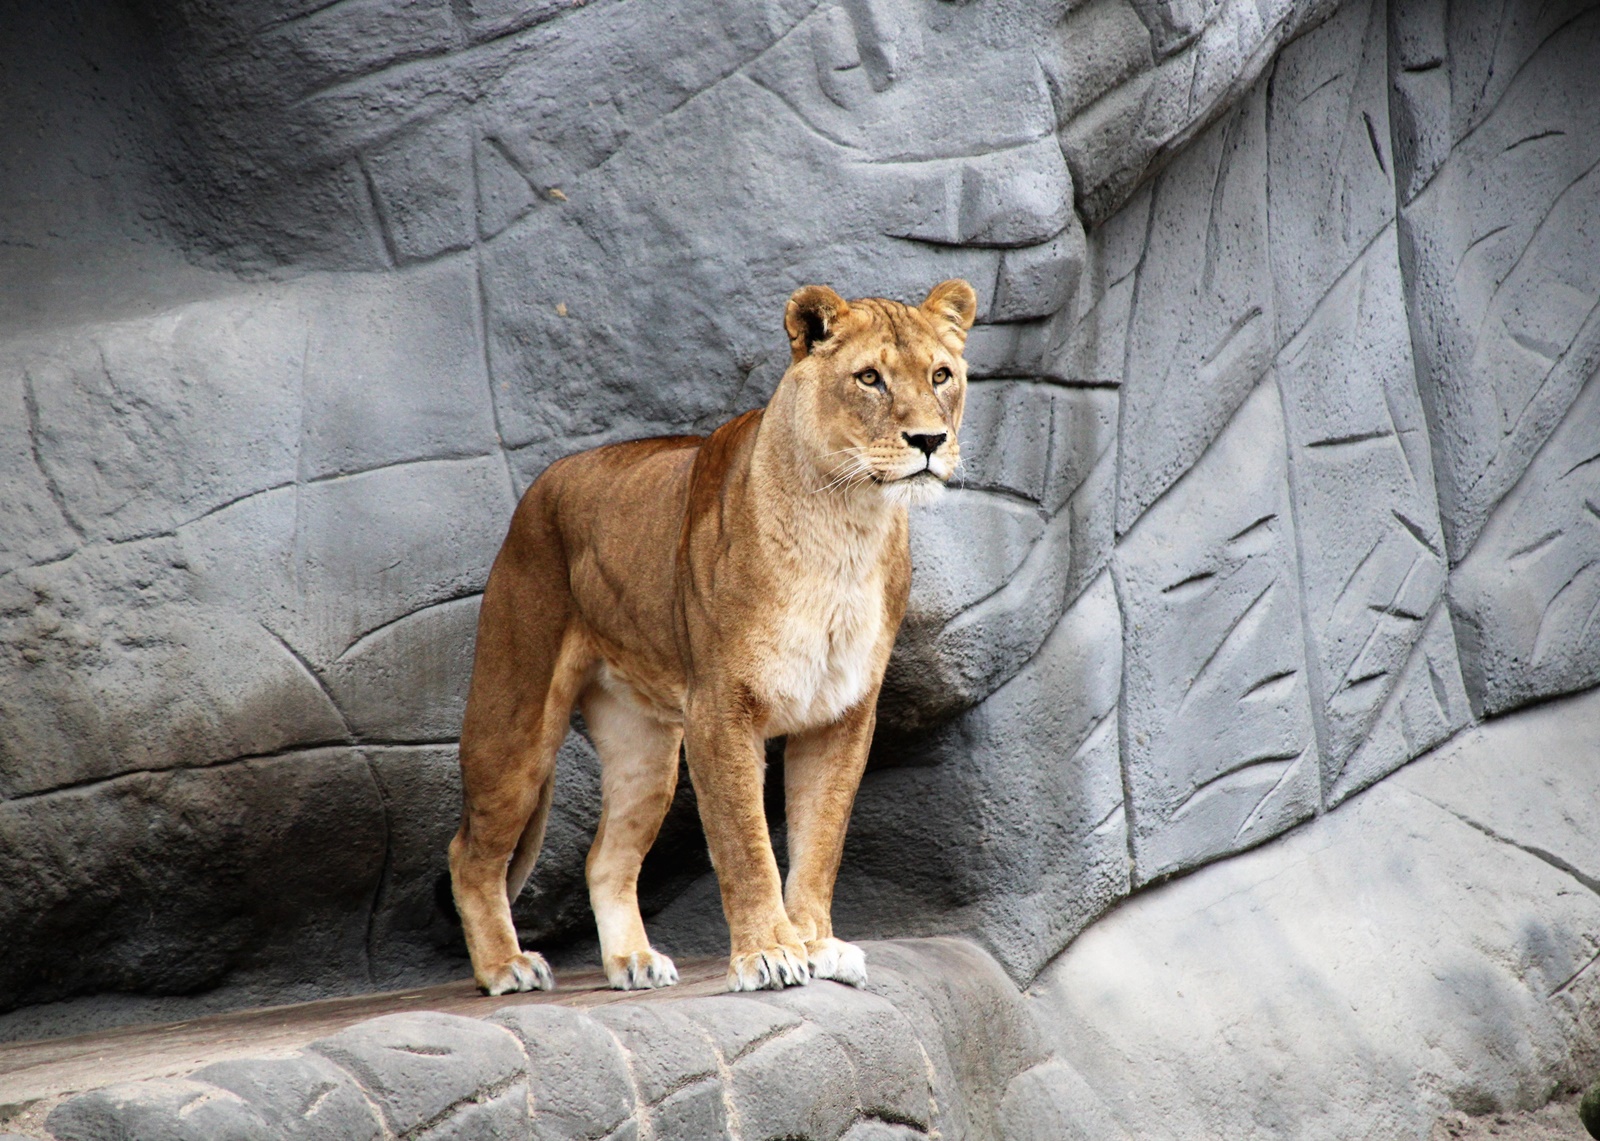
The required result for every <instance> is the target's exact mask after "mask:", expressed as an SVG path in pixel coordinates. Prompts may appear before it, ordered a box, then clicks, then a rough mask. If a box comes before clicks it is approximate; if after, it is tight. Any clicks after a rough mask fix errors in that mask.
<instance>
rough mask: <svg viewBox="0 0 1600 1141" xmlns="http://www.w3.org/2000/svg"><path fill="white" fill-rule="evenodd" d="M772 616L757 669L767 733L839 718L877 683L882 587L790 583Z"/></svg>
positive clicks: (854, 583)
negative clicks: (791, 587)
mask: <svg viewBox="0 0 1600 1141" xmlns="http://www.w3.org/2000/svg"><path fill="white" fill-rule="evenodd" d="M774 617H775V619H776V620H775V621H774V623H773V625H772V627H771V628H770V629H769V630H768V631H767V634H768V640H767V645H766V646H765V647H763V649H764V650H765V651H766V655H767V660H766V662H765V663H764V668H763V669H762V671H761V688H762V690H763V691H764V692H763V693H762V696H763V697H764V698H765V699H766V702H767V708H768V711H769V721H768V725H767V732H768V733H769V734H770V735H772V736H777V735H779V734H783V733H795V732H800V731H802V730H805V729H814V728H817V727H818V726H821V725H828V724H831V723H833V722H835V721H837V720H838V719H839V717H840V716H841V715H842V714H843V713H844V712H845V710H847V709H849V708H850V707H851V706H853V705H855V704H856V703H857V702H858V701H860V700H861V699H862V697H864V696H865V695H866V693H867V691H868V690H869V689H870V688H871V686H872V683H873V681H874V666H875V665H876V651H877V647H878V640H879V637H880V636H881V635H882V633H883V621H884V616H883V587H882V584H881V583H879V582H877V581H875V580H874V581H867V582H862V581H859V580H858V581H848V580H847V581H843V582H841V581H839V580H837V579H834V580H831V581H830V580H829V579H826V578H821V577H818V578H809V579H807V580H805V581H802V582H800V583H797V584H796V585H795V588H794V590H793V592H792V593H791V594H790V595H789V597H788V598H787V599H785V605H784V607H783V610H782V611H781V612H780V613H779V614H777V615H775V616H774Z"/></svg>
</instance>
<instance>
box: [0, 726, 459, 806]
mask: <svg viewBox="0 0 1600 1141" xmlns="http://www.w3.org/2000/svg"><path fill="white" fill-rule="evenodd" d="M452 743H454V742H452ZM351 745H352V742H350V741H347V740H337V741H307V742H304V743H301V744H296V745H289V746H286V747H284V748H282V749H273V750H271V751H269V752H265V753H248V754H246V755H244V756H240V757H225V758H223V759H222V760H219V761H207V762H205V763H204V764H194V765H171V766H168V767H157V768H143V769H125V770H123V771H122V772H119V773H113V774H112V775H110V776H100V777H90V778H88V779H87V780H81V781H73V782H72V783H70V784H61V785H56V786H54V787H52V788H43V789H38V790H36V791H34V792H24V793H19V794H18V795H16V796H13V797H9V798H8V799H6V800H5V801H0V803H4V804H20V803H22V802H23V801H27V800H38V799H39V798H40V797H45V796H57V795H59V794H61V793H67V792H78V791H80V790H82V789H86V788H93V787H94V786H95V785H102V784H110V783H111V782H113V781H119V780H128V779H130V778H132V777H141V776H166V775H169V774H173V773H189V772H204V771H207V770H209V769H220V768H226V767H228V766H230V765H245V764H249V763H251V762H252V761H275V760H279V759H280V758H283V757H297V756H300V755H302V754H305V753H315V752H323V751H326V750H328V749H343V748H350V747H351Z"/></svg>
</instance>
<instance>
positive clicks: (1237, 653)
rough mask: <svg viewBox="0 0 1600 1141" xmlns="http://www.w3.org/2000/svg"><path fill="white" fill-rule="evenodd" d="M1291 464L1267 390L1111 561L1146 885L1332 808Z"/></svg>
mask: <svg viewBox="0 0 1600 1141" xmlns="http://www.w3.org/2000/svg"><path fill="white" fill-rule="evenodd" d="M1285 464H1286V457H1285V455H1284V423H1283V412H1282V407H1281V404H1280V402H1279V398H1278V390H1277V386H1276V385H1275V384H1273V383H1272V382H1271V380H1270V379H1269V380H1268V381H1266V382H1264V383H1263V384H1261V385H1260V386H1259V387H1258V388H1257V389H1256V390H1255V392H1254V394H1253V395H1251V397H1250V398H1249V400H1248V401H1247V402H1246V403H1245V405H1244V407H1243V408H1242V409H1241V410H1240V411H1239V414H1238V415H1237V416H1236V417H1235V418H1234V420H1233V422H1232V423H1231V424H1229V426H1228V428H1227V430H1226V431H1225V432H1224V433H1223V434H1222V435H1221V436H1220V437H1219V438H1218V439H1217V441H1216V443H1215V444H1213V445H1212V447H1211V449H1210V450H1209V451H1208V452H1207V453H1206V454H1205V455H1204V456H1203V457H1202V458H1201V459H1200V461H1199V462H1198V463H1197V464H1196V465H1195V466H1194V467H1193V468H1192V469H1191V470H1190V471H1189V473H1188V474H1187V475H1185V476H1184V478H1183V479H1182V480H1181V481H1180V482H1179V483H1178V484H1177V485H1176V486H1175V487H1174V488H1173V489H1172V490H1171V491H1170V492H1168V493H1167V495H1165V496H1164V497H1163V498H1162V499H1161V500H1160V501H1159V502H1158V503H1157V504H1156V505H1155V507H1153V508H1152V509H1151V510H1150V511H1148V512H1146V513H1145V515H1144V517H1143V518H1142V519H1140V521H1139V523H1138V524H1137V525H1136V526H1135V527H1134V529H1133V530H1132V531H1131V532H1130V533H1129V534H1128V535H1127V536H1126V537H1125V539H1124V540H1123V542H1122V543H1121V545H1120V546H1119V547H1118V548H1117V551H1116V554H1115V556H1114V557H1113V559H1112V570H1113V572H1114V574H1115V575H1116V581H1117V598H1118V601H1119V602H1120V603H1121V605H1122V609H1123V689H1122V699H1121V700H1122V724H1121V729H1120V732H1121V735H1122V749H1123V762H1122V763H1123V771H1124V773H1125V776H1126V782H1127V788H1128V793H1129V798H1130V799H1129V804H1128V821H1129V829H1130V832H1131V834H1132V849H1131V850H1132V853H1133V857H1134V862H1135V868H1134V878H1135V882H1136V883H1147V882H1149V881H1150V880H1152V879H1156V878H1158V877H1160V876H1163V875H1167V874H1170V873H1172V872H1175V871H1178V870H1181V869H1183V868H1187V867H1193V866H1195V865H1196V864H1199V863H1203V862H1204V861H1206V860H1208V859H1214V858H1216V857H1217V856H1220V855H1223V854H1226V853H1229V852H1235V851H1239V850H1241V849H1243V848H1247V847H1250V846H1252V845H1253V844H1256V843H1259V842H1260V841H1262V840H1264V839H1266V838H1268V837H1269V836H1272V835H1275V834H1276V833H1278V832H1281V831H1283V830H1284V829H1286V828H1289V827H1291V826H1292V825H1294V824H1296V823H1299V822H1300V821H1301V820H1304V819H1305V818H1306V817H1307V816H1310V815H1311V814H1312V813H1314V812H1315V811H1316V810H1317V809H1318V807H1319V806H1320V802H1321V796H1320V789H1319V780H1318V762H1317V745H1316V740H1315V737H1314V734H1313V732H1312V721H1311V708H1310V699H1309V696H1308V690H1307V685H1306V678H1305V656H1304V655H1305V643H1304V636H1303V633H1302V628H1301V613H1300V606H1299V600H1298V595H1299V578H1300V575H1299V571H1298V569H1297V556H1296V550H1295V544H1294V530H1293V517H1292V514H1291V511H1290V504H1289V499H1288V488H1287V479H1286V471H1285Z"/></svg>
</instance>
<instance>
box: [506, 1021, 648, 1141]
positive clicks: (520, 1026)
mask: <svg viewBox="0 0 1600 1141" xmlns="http://www.w3.org/2000/svg"><path fill="white" fill-rule="evenodd" d="M491 1021H493V1022H496V1023H499V1024H500V1025H501V1026H504V1027H505V1028H506V1029H508V1030H510V1031H511V1032H512V1033H513V1034H515V1035H516V1036H517V1039H518V1040H519V1041H520V1042H521V1043H522V1047H523V1049H524V1050H525V1051H526V1053H527V1055H528V1080H529V1081H530V1083H531V1084H532V1086H533V1089H534V1091H535V1093H534V1113H533V1127H532V1129H533V1132H532V1136H533V1137H534V1138H536V1139H537V1141H568V1139H573V1141H576V1139H579V1138H582V1139H585V1141H587V1139H591V1138H597V1137H604V1136H608V1135H611V1134H613V1133H614V1132H615V1131H616V1130H618V1129H620V1128H623V1127H624V1124H625V1123H626V1122H627V1121H628V1119H629V1118H631V1116H632V1114H633V1112H634V1092H633V1081H632V1079H631V1078H630V1077H629V1073H628V1063H627V1061H626V1059H625V1058H624V1056H623V1053H622V1047H621V1046H620V1045H619V1044H618V1042H617V1039H616V1038H615V1037H613V1036H612V1034H611V1032H610V1031H608V1030H607V1029H606V1028H605V1027H604V1026H602V1025H600V1024H599V1023H598V1022H596V1021H594V1020H593V1019H591V1018H589V1017H588V1016H587V1015H584V1014H581V1013H579V1012H578V1011H576V1010H573V1009H571V1008H570V1007H564V1006H545V1005H539V1006H509V1007H506V1008H505V1009H504V1010H501V1011H499V1012H498V1013H496V1014H495V1015H494V1017H493V1018H492V1019H491Z"/></svg>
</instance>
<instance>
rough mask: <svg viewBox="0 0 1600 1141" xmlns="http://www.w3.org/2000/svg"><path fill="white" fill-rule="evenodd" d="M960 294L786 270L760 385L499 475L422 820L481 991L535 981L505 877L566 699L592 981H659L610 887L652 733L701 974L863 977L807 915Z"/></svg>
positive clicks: (873, 661) (632, 912)
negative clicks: (774, 794) (596, 768)
mask: <svg viewBox="0 0 1600 1141" xmlns="http://www.w3.org/2000/svg"><path fill="white" fill-rule="evenodd" d="M976 308H977V299H976V297H975V296H974V294H973V291H972V287H971V286H970V285H968V284H967V283H966V282H964V281H946V282H944V283H943V284H941V285H938V286H935V287H934V289H933V291H932V292H931V293H929V294H928V297H927V300H926V301H924V302H923V303H922V305H921V306H920V307H917V308H911V307H909V306H906V305H902V304H900V303H899V302H895V301H884V300H881V299H879V298H867V299H864V300H859V301H853V302H848V303H847V302H846V301H845V300H844V299H843V298H842V297H840V296H839V295H838V294H837V293H835V292H834V291H833V290H831V289H828V288H826V287H824V286H819V285H808V286H806V287H805V288H803V289H800V290H799V291H797V292H796V293H795V294H794V295H793V296H792V297H790V298H789V302H788V306H787V308H786V310H785V313H784V328H785V329H786V331H787V332H788V334H789V343H790V346H791V349H792V354H793V360H792V362H791V363H790V365H789V368H788V370H787V371H786V372H785V373H784V374H783V379H782V380H780V381H779V383H778V387H777V391H776V392H774V393H773V396H772V399H771V400H770V401H768V402H767V406H766V408H765V409H757V410H755V411H752V412H747V413H745V414H744V415H742V416H740V417H738V418H737V419H735V420H732V421H730V422H728V423H727V424H724V425H723V426H722V427H720V428H718V429H717V430H716V431H714V432H712V433H711V434H710V435H709V436H706V437H699V436H672V437H663V438H660V439H652V440H635V441H631V442H629V443H622V444H611V445H608V446H606V447H601V448H595V449H594V450H592V451H587V452H582V453H580V454H578V455H573V456H568V457H566V458H565V459H561V460H558V461H556V462H555V463H553V464H551V465H550V467H549V468H547V469H546V470H545V472H544V474H542V475H541V476H540V477H539V478H538V479H537V480H536V481H534V484H533V486H532V487H530V488H529V489H528V493H527V494H526V495H524V496H523V497H522V502H521V503H520V504H519V505H518V507H517V510H516V513H515V515H514V516H513V517H512V520H511V529H510V532H509V534H508V535H507V536H506V540H505V544H504V545H503V546H502V547H501V549H500V553H499V556H498V557H497V558H496V559H495V562H494V567H493V569H492V570H491V571H490V574H489V584H488V587H487V588H486V590H485V591H484V596H483V607H482V611H481V614H480V617H479V619H478V644H477V658H476V661H475V662H474V665H473V671H472V687H471V690H470V693H469V695H468V698H467V712H466V720H465V723H464V724H463V726H462V730H461V774H462V785H463V789H464V794H465V806H464V808H463V811H462V814H461V829H460V831H459V832H457V833H456V836H455V839H454V840H452V841H451V843H450V874H451V880H452V884H453V886H454V890H455V900H456V908H457V910H458V911H459V912H460V914H461V920H462V924H463V926H464V928H465V932H466V938H467V947H468V949H469V950H470V952H471V954H472V970H473V974H474V976H475V977H476V979H477V982H478V985H479V986H480V987H482V988H483V989H484V990H485V991H487V992H488V993H490V994H505V993H507V992H509V991H520V990H530V989H533V988H535V987H537V988H540V989H544V990H548V989H550V988H551V987H552V986H554V982H553V980H552V978H551V975H550V969H549V967H548V966H547V965H546V963H545V961H544V959H543V957H542V956H540V955H537V954H534V953H532V952H528V951H523V950H521V949H520V947H519V946H518V944H517V934H516V930H515V929H514V928H513V926H512V923H511V908H510V903H509V901H510V900H511V899H515V898H516V896H517V894H518V892H520V891H521V890H522V886H523V884H524V883H525V882H526V881H527V878H528V875H529V873H530V872H532V870H533V865H534V860H535V859H536V858H537V857H538V854H539V845H540V842H541V841H542V840H543V838H544V829H545V819H546V816H547V814H548V812H549V809H550V796H551V789H552V787H553V785H554V770H555V756H556V750H557V749H558V748H559V747H560V745H561V742H562V740H563V739H564V738H565V737H566V733H567V726H568V721H569V719H570V717H571V713H572V707H573V704H574V702H576V703H577V704H578V705H579V706H581V708H582V710H583V717H584V721H585V722H586V724H587V725H588V727H589V733H590V735H591V736H592V738H593V740H594V745H595V748H596V749H597V750H598V752H599V754H600V761H601V789H602V808H601V813H600V826H599V829H598V831H597V832H596V834H595V838H594V845H593V847H592V848H590V850H589V859H588V865H587V870H588V880H589V898H590V902H591V903H592V905H593V907H594V915H595V921H596V924H597V925H598V926H599V929H600V950H601V956H602V958H603V960H604V964H605V972H606V978H607V979H608V980H609V981H610V983H611V985H612V986H613V987H617V988H620V989H623V990H628V989H633V988H635V987H658V986H668V985H670V984H672V983H675V982H677V980H678V973H677V970H676V968H675V967H674V966H673V965H672V961H671V960H670V959H669V958H667V956H665V955H663V954H661V953H660V952H658V951H656V950H654V949H652V948H651V946H650V941H649V939H647V938H646V937H645V932H644V923H643V920H642V919H641V918H640V916H639V902H638V895H637V890H636V889H637V882H638V876H639V866H640V863H641V862H642V861H643V859H644V856H645V853H646V852H647V851H648V850H649V848H650V845H651V844H652V843H653V842H654V841H655V837H656V832H657V831H658V830H659V829H660V827H661V821H662V818H663V817H664V816H665V814H666V811H667V808H668V806H669V805H670V804H671V802H672V794H673V791H674V789H675V787H676V785H677V780H678V747H679V744H680V743H682V744H683V745H684V746H685V753H686V756H687V759H688V765H689V777H690V779H691V780H692V781H693V782H694V789H695V795H696V796H697V798H698V800H699V805H700V817H701V821H702V823H703V824H704V827H705V833H706V840H707V842H708V845H709V847H710V850H711V861H712V865H713V867H714V868H715V869H716V873H717V880H718V883H719V885H720V886H721V889H722V906H723V911H724V914H725V915H726V916H727V920H728V928H729V931H730V933H731V935H732V943H733V946H732V955H731V957H730V959H729V962H728V988H729V989H730V990H755V989H758V988H768V987H770V988H778V987H783V986H789V985H795V984H800V983H805V982H807V981H809V979H810V977H811V976H812V975H815V976H816V977H818V978H831V979H838V980H839V981H841V982H846V983H851V984H854V985H857V986H859V985H861V984H862V983H864V982H865V981H866V961H865V959H864V957H863V956H862V953H861V950H860V949H859V948H857V947H855V946H852V945H851V944H849V943H845V942H842V941H841V940H838V939H835V938H834V937H833V924H832V920H831V918H830V914H829V913H830V909H831V907H832V901H833V885H834V878H835V876H836V875H837V873H838V869H839V858H840V854H841V852H842V850H843V847H844V834H845V825H846V824H847V822H848V819H849V815H850V807H851V804H852V802H853V801H854V799H855V794H856V788H857V786H858V785H859V784H860V781H861V773H862V769H863V767H864V766H865V764H866V758H867V746H868V744H869V742H870V740H871V737H872V726H873V719H874V716H875V710H876V705H877V700H878V689H879V686H880V685H881V684H882V681H883V671H884V667H885V665H886V664H887V663H888V660H889V650H890V647H891V646H892V645H893V643H894V638H895V632H896V630H898V628H899V626H900V619H901V617H902V616H903V615H904V613H905V606H906V592H907V590H908V588H909V586H910V581H911V563H910V555H909V551H908V547H907V537H906V528H907V523H906V509H905V505H906V504H907V503H910V502H913V501H916V500H920V499H922V498H924V497H929V496H932V495H933V494H935V493H937V491H938V490H939V489H940V488H941V487H942V486H943V483H944V481H946V480H948V479H949V478H950V476H951V474H952V472H953V471H954V469H955V466H956V462H957V457H958V455H959V449H958V446H957V443H956V431H957V429H958V428H959V427H960V426H961V410H962V405H963V401H964V399H965V394H966V371H967V370H966V364H965V362H964V361H963V360H962V356H961V354H962V349H963V348H964V346H965V344H966V337H967V330H968V329H970V328H971V326H972V320H973V316H974V314H975V312H976ZM784 734H787V735H788V744H787V750H786V752H785V755H784V764H783V777H784V792H785V795H786V797H787V802H788V839H789V876H788V881H787V884H780V880H779V877H778V865H777V861H776V860H775V859H774V857H773V853H772V844H771V839H770V837H769V835H768V833H767V823H766V818H765V815H764V814H763V811H762V792H761V787H762V779H763V774H764V764H765V754H764V751H763V742H764V741H765V740H766V739H767V738H770V737H776V736H780V735H784Z"/></svg>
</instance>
